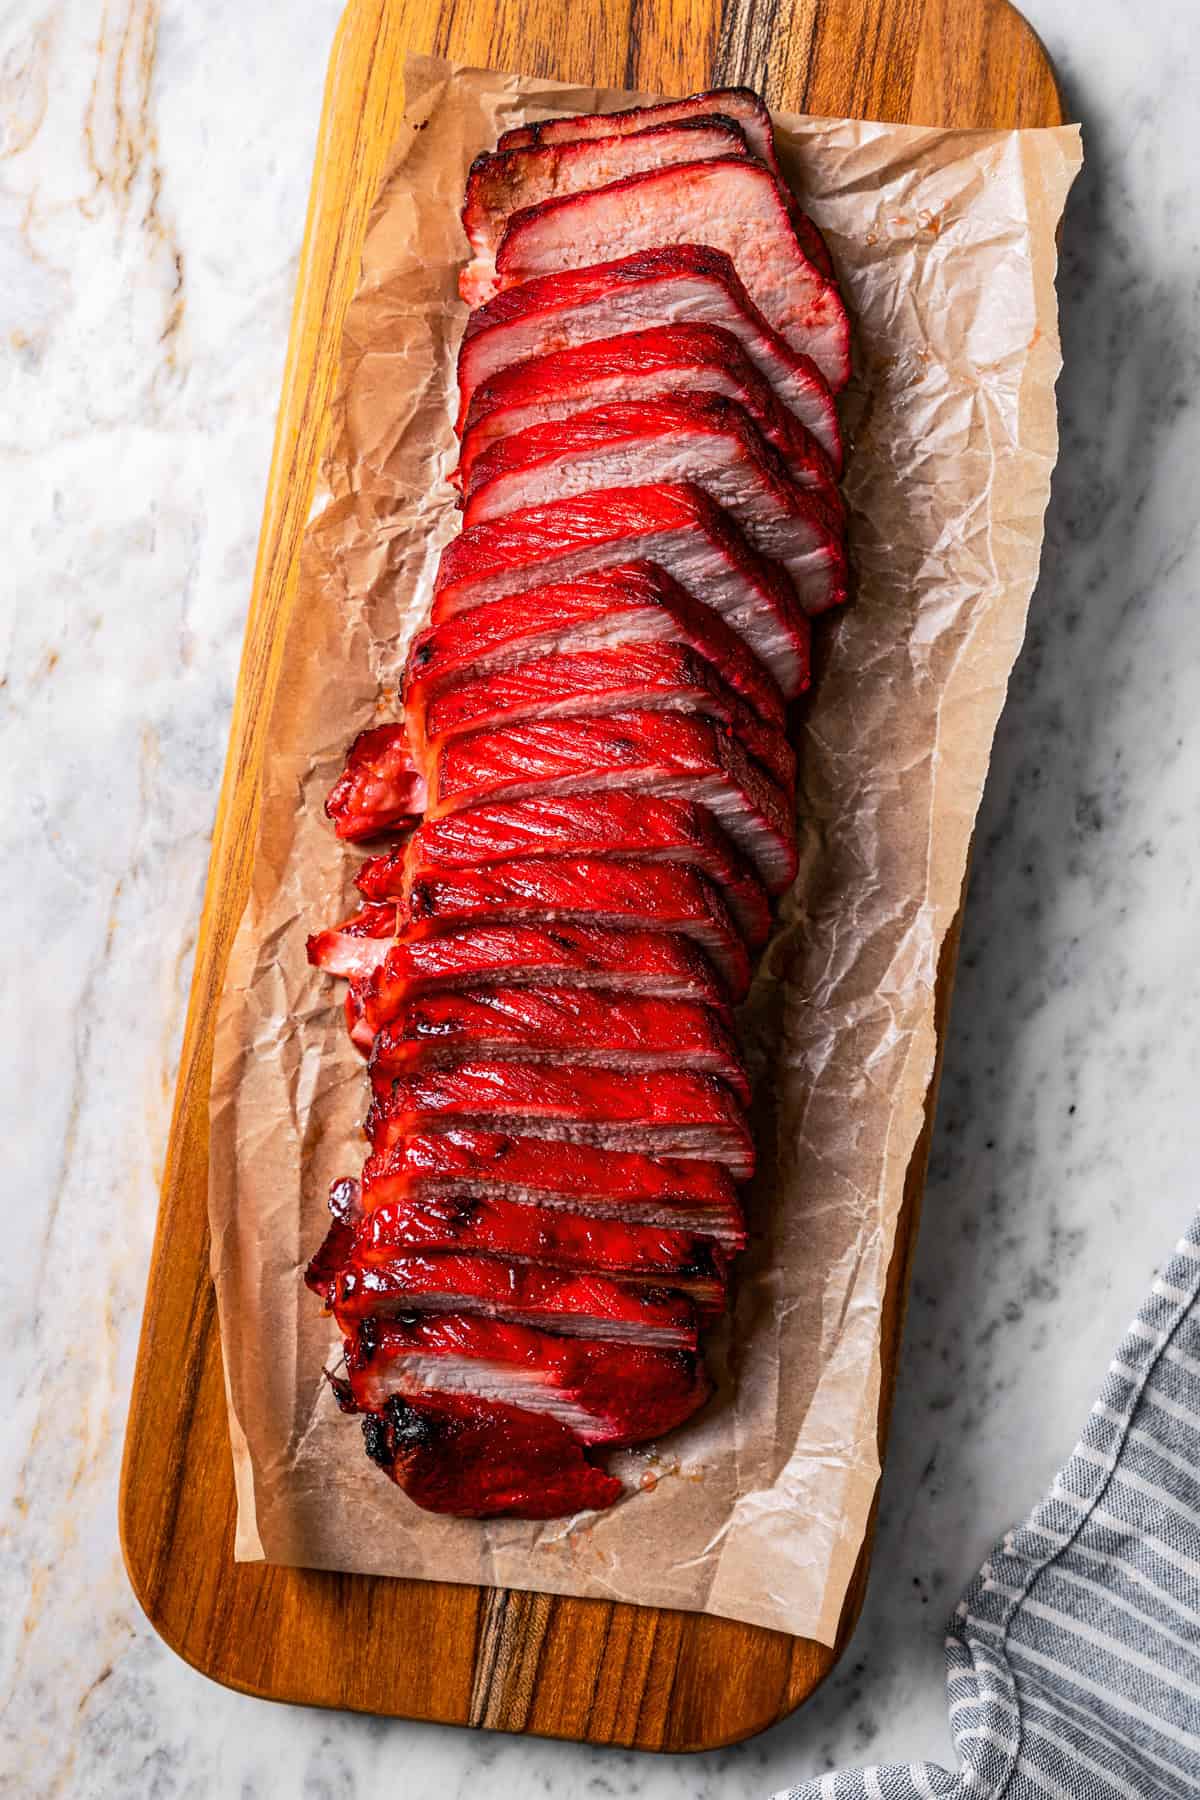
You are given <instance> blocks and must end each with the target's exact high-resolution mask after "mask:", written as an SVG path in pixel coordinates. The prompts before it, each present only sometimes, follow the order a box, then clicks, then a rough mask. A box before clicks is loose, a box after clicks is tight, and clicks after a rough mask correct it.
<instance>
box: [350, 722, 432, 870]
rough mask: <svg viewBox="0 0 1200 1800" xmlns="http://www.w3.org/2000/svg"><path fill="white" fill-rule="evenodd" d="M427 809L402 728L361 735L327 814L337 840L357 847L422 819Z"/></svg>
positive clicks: (389, 727)
mask: <svg viewBox="0 0 1200 1800" xmlns="http://www.w3.org/2000/svg"><path fill="white" fill-rule="evenodd" d="M424 805H425V784H424V782H423V781H422V779H421V777H420V775H419V774H418V772H417V768H416V765H415V764H414V762H413V759H412V750H411V748H410V746H409V741H408V732H407V730H406V728H405V726H404V724H403V723H400V724H394V725H377V726H375V727H373V728H372V730H370V731H360V732H359V734H358V736H357V737H356V738H355V740H354V742H353V743H352V744H351V746H350V749H349V752H348V754H347V756H346V766H345V768H344V769H343V771H342V773H341V775H340V776H339V777H338V779H337V781H336V782H335V783H334V785H333V787H332V788H331V789H330V790H329V797H328V799H327V800H326V802H325V812H326V814H327V816H328V817H329V818H330V819H332V821H333V828H334V830H335V831H336V832H337V834H338V836H339V837H340V838H343V839H344V840H345V841H346V842H347V843H351V844H356V843H359V842H361V840H362V839H364V838H371V837H378V836H379V834H380V833H381V832H384V831H391V830H393V829H394V828H395V827H396V826H397V825H401V824H404V823H406V822H407V821H408V820H410V819H411V818H412V817H414V816H419V815H420V813H421V811H422V810H423V808H424Z"/></svg>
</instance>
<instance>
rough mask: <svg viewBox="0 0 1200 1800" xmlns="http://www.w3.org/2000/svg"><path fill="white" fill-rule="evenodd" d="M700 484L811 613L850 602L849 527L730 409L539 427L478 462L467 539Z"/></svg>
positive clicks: (662, 406)
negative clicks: (521, 521)
mask: <svg viewBox="0 0 1200 1800" xmlns="http://www.w3.org/2000/svg"><path fill="white" fill-rule="evenodd" d="M650 481H658V482H664V481H669V482H691V483H694V484H695V486H696V487H698V488H699V489H700V490H701V491H702V492H703V493H706V494H707V495H708V496H709V498H710V499H711V500H712V501H714V502H715V504H716V505H717V506H719V507H721V508H722V510H723V511H724V512H725V513H727V514H728V516H729V517H730V518H731V519H733V520H734V521H735V523H736V524H737V525H738V526H739V528H740V529H741V530H742V531H743V532H744V534H745V536H746V538H747V540H748V542H749V543H750V544H752V545H753V547H754V548H755V549H756V550H758V551H759V552H760V553H761V554H762V555H763V556H769V557H773V558H774V559H775V560H776V561H778V562H781V563H782V564H783V566H784V568H785V569H786V570H787V571H788V574H789V575H790V576H791V578H792V580H793V582H794V583H795V586H796V592H797V595H798V596H799V599H800V602H801V604H802V606H803V607H804V609H805V611H806V612H810V613H816V612H825V611H827V610H828V609H829V608H830V607H831V606H837V605H840V604H841V602H842V601H844V600H845V598H846V554H845V547H844V544H843V541H842V521H841V519H840V517H839V516H838V515H837V514H836V513H835V512H833V510H832V509H831V508H830V507H828V506H826V505H825V503H824V502H823V501H822V500H821V499H820V497H819V496H818V495H815V494H811V493H806V492H805V490H804V489H803V488H801V487H798V486H797V484H796V483H795V482H794V481H793V480H792V478H791V476H790V474H789V473H788V469H787V465H786V463H785V462H784V461H783V459H782V457H780V456H779V455H778V453H777V452H776V451H774V450H773V449H772V448H771V446H770V445H769V444H768V443H767V441H766V439H765V438H764V437H763V435H762V433H761V432H760V431H759V430H758V428H757V426H756V425H755V424H754V422H753V421H752V420H751V419H749V418H748V417H747V416H746V414H745V413H744V412H743V411H742V410H741V408H740V407H739V406H737V405H736V404H735V403H734V402H733V401H731V400H722V399H713V398H709V397H704V396H698V397H697V396H688V395H676V396H673V397H669V398H666V399H661V400H634V401H620V402H615V403H614V404H612V405H610V406H601V407H596V408H594V409H593V410H592V411H590V412H584V413H576V414H575V415H574V416H573V417H572V418H570V419H558V420H555V421H553V422H552V423H550V424H548V425H531V426H530V427H529V429H528V430H527V431H522V432H518V433H517V435H516V436H515V437H508V438H504V439H502V440H501V442H499V443H497V444H493V446H492V448H491V449H490V450H489V451H487V452H486V454H485V455H484V456H482V457H480V458H479V460H478V462H476V464H475V466H474V469H473V470H472V473H471V478H470V480H469V482H468V484H467V487H466V504H465V507H464V510H463V522H464V524H465V525H466V526H467V527H468V528H469V527H470V526H472V525H480V524H483V523H485V522H486V521H487V520H490V519H501V518H503V517H504V516H505V515H506V514H507V513H512V512H518V511H520V510H521V509H522V508H524V507H530V506H544V505H545V504H546V503H547V502H548V501H554V500H559V501H561V500H567V499H572V498H574V497H575V496H576V495H579V494H586V493H588V492H590V491H591V490H593V489H595V488H626V487H637V486H638V485H639V484H642V483H645V482H650Z"/></svg>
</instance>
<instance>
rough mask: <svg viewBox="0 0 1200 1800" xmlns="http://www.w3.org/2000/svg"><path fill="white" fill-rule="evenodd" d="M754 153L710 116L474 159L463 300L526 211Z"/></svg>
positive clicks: (466, 213)
mask: <svg viewBox="0 0 1200 1800" xmlns="http://www.w3.org/2000/svg"><path fill="white" fill-rule="evenodd" d="M749 154H750V152H749V148H748V146H747V143H746V138H745V136H744V134H743V132H742V130H741V128H740V126H738V125H736V124H735V123H734V121H733V120H732V119H727V118H719V117H715V116H713V115H711V114H710V115H708V116H707V117H705V116H702V115H695V116H693V117H691V118H688V119H684V120H681V121H667V122H665V123H657V124H654V125H651V126H649V127H647V129H645V130H644V131H638V132H629V133H627V134H626V135H624V136H616V135H613V136H610V137H605V138H599V137H597V138H591V139H584V138H580V139H578V140H576V141H575V142H573V143H569V144H561V145H555V144H531V145H528V146H522V147H519V148H516V149H507V150H492V151H485V152H484V153H483V154H482V155H480V156H477V157H476V158H475V161H474V162H473V163H472V164H471V168H470V172H469V173H468V175H467V191H466V198H465V200H464V203H463V209H462V222H463V230H464V231H465V232H466V234H467V242H468V243H469V244H470V246H471V249H472V250H473V251H474V253H475V257H476V261H475V263H473V264H470V265H468V267H467V268H466V269H465V270H464V272H463V274H462V276H461V277H460V280H459V287H460V290H461V293H462V297H463V299H464V300H465V301H466V302H467V303H468V305H470V304H472V303H473V301H474V298H475V293H476V289H477V288H478V287H479V286H480V285H481V284H482V285H483V286H485V288H486V287H487V286H489V285H490V280H491V277H492V275H493V274H494V270H495V254H496V250H497V248H498V246H499V243H500V239H501V238H502V237H503V235H504V228H505V226H506V225H507V223H508V221H509V218H510V217H511V215H512V214H513V213H514V212H518V211H519V210H520V209H521V208H522V207H526V206H537V205H540V204H541V202H542V201H544V200H554V199H557V198H558V196H560V195H562V194H579V193H583V192H585V191H587V190H588V189H591V188H598V187H605V186H607V184H608V183H609V182H610V181H617V180H619V179H620V178H621V177H622V176H625V175H637V174H640V173H642V172H644V171H645V170H647V169H665V168H670V167H671V166H672V165H673V164H675V163H682V162H696V161H697V160H702V159H704V158H706V157H713V156H735V157H737V156H741V157H746V156H748V155H749Z"/></svg>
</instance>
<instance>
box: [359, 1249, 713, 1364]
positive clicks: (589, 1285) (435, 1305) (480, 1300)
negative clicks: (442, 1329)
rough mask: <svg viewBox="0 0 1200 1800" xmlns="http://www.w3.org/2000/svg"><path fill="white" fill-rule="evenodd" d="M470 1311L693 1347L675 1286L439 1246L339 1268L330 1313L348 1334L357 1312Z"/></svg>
mask: <svg viewBox="0 0 1200 1800" xmlns="http://www.w3.org/2000/svg"><path fill="white" fill-rule="evenodd" d="M427 1312H434V1313H476V1314H478V1315H479V1316H480V1317H481V1318H485V1319H502V1320H506V1321H509V1322H511V1323H512V1324H514V1325H534V1326H543V1327H545V1328H546V1329H548V1330H552V1331H555V1332H557V1333H559V1335H560V1336H563V1337H583V1338H596V1337H599V1338H611V1339H612V1340H613V1341H614V1342H616V1343H625V1344H672V1345H679V1346H680V1347H681V1348H684V1349H689V1350H690V1349H693V1348H694V1347H695V1343H696V1319H695V1313H694V1310H693V1308H692V1305H691V1302H690V1301H688V1300H687V1299H685V1298H684V1297H683V1296H682V1295H680V1294H671V1293H668V1292H665V1291H661V1292H660V1291H659V1290H657V1289H652V1290H649V1291H647V1290H646V1289H644V1288H641V1287H637V1286H635V1285H634V1284H633V1283H631V1282H618V1281H612V1280H610V1279H609V1278H608V1277H607V1276H603V1275H568V1274H562V1273H559V1272H558V1271H556V1270H552V1269H540V1268H538V1267H536V1266H535V1265H533V1264H531V1263H513V1262H508V1261H501V1259H500V1258H499V1257H494V1256H470V1255H466V1254H459V1253H455V1252H454V1251H447V1252H443V1253H439V1254H436V1255H421V1254H420V1253H419V1252H416V1251H414V1252H411V1253H409V1254H405V1253H403V1252H401V1251H397V1252H393V1253H392V1254H391V1255H390V1256H388V1257H386V1258H381V1259H380V1260H379V1261H378V1262H373V1263H371V1264H365V1263H363V1262H360V1261H355V1262H353V1263H350V1264H348V1265H347V1266H346V1267H345V1268H343V1269H342V1270H340V1271H339V1273H338V1276H337V1280H336V1284H335V1291H334V1295H333V1313H334V1317H335V1318H336V1319H337V1322H338V1325H339V1327H340V1329H341V1330H342V1331H343V1332H344V1333H345V1334H346V1335H347V1336H349V1335H350V1334H351V1332H352V1331H353V1330H354V1328H355V1326H357V1325H358V1323H359V1322H360V1321H361V1320H363V1319H369V1318H387V1317H389V1316H394V1315H395V1314H397V1313H399V1314H401V1315H404V1314H416V1313H427Z"/></svg>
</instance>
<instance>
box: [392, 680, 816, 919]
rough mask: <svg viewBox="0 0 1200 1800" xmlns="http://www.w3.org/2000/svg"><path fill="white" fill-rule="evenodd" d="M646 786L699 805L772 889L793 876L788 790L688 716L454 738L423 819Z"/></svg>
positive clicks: (627, 716) (528, 727)
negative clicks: (497, 804) (489, 804)
mask: <svg viewBox="0 0 1200 1800" xmlns="http://www.w3.org/2000/svg"><path fill="white" fill-rule="evenodd" d="M605 788H623V789H626V790H628V791H643V792H646V793H649V794H654V795H658V796H660V797H673V798H677V799H681V800H691V801H694V802H695V803H696V805H698V806H705V807H707V808H708V810H709V811H710V812H711V813H712V815H713V817H714V819H715V821H716V823H717V824H718V825H719V826H721V828H722V829H723V830H724V831H725V832H726V833H727V834H728V836H729V837H730V839H731V840H732V841H733V843H734V844H735V845H736V846H737V848H738V850H740V851H741V853H742V854H743V855H744V856H745V857H746V859H747V861H748V862H749V863H750V864H751V866H752V867H754V868H755V869H757V871H758V873H759V875H760V876H761V877H762V880H763V882H764V883H765V885H766V887H767V890H768V892H769V893H772V894H777V893H780V892H782V890H783V889H784V888H785V887H786V886H787V885H788V883H789V882H790V881H792V880H793V879H794V877H795V873H796V860H797V850H796V833H795V827H794V823H793V820H792V816H791V803H790V799H789V797H788V795H787V794H786V793H785V791H784V790H783V789H782V788H781V787H780V786H779V784H778V783H777V782H775V781H773V780H772V779H771V777H770V776H769V775H767V774H766V772H765V770H763V769H761V768H760V767H759V766H757V765H756V764H754V763H753V762H752V761H751V759H750V758H749V757H748V756H747V755H746V753H745V752H744V751H743V750H742V748H741V746H740V745H739V744H737V743H735V742H734V741H733V740H732V739H731V738H729V737H727V736H726V735H725V734H724V733H723V732H722V731H721V730H719V729H718V728H717V727H715V726H714V725H713V723H712V721H711V720H709V719H702V718H694V717H690V716H689V715H687V714H685V713H669V712H631V713H610V714H607V715H605V716H604V717H601V718H597V719H590V718H579V719H545V720H538V719H533V720H529V721H527V722H526V723H524V724H522V725H510V726H507V727H506V728H504V729H502V730H500V731H494V732H489V731H480V732H475V733H473V734H472V735H471V736H469V737H463V738H455V739H452V740H451V742H450V743H449V744H447V745H446V747H445V749H444V750H443V751H442V752H441V754H440V756H439V757H438V760H437V763H436V766H435V768H434V769H433V770H432V772H431V780H430V804H429V809H428V812H427V815H426V816H427V817H428V818H430V819H440V818H442V817H443V816H444V815H445V814H447V813H452V812H458V811H460V810H462V809H463V808H465V807H468V806H471V805H478V804H480V803H481V802H483V801H500V800H523V799H527V798H528V799H534V798H541V797H543V796H544V797H545V798H547V799H553V798H559V797H561V796H565V795H572V794H582V793H588V792H602V791H603V790H604V789H605Z"/></svg>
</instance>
